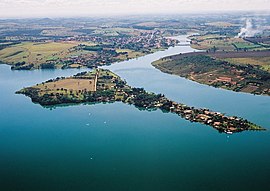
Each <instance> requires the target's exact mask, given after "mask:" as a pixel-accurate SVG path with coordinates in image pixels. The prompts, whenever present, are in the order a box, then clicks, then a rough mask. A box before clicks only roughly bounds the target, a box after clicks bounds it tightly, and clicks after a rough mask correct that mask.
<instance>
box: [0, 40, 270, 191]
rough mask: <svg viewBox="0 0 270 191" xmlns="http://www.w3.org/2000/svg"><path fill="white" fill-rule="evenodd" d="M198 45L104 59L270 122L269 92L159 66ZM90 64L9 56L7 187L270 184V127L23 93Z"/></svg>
mask: <svg viewBox="0 0 270 191" xmlns="http://www.w3.org/2000/svg"><path fill="white" fill-rule="evenodd" d="M185 38H186V37H185V36H181V37H179V39H180V40H183V43H186V42H185V41H186V39H185ZM191 51H194V50H193V49H192V48H190V47H189V46H177V47H171V48H169V49H168V50H165V51H159V52H156V53H154V54H151V55H147V56H144V57H141V58H138V59H133V60H129V61H124V62H121V63H116V64H113V65H111V66H106V67H104V68H108V69H110V70H112V71H113V72H115V73H117V74H118V75H119V76H121V77H122V78H123V79H125V80H126V81H127V83H128V84H129V85H131V86H134V87H144V88H145V89H146V90H147V91H151V92H155V93H162V94H165V96H166V97H167V98H169V99H171V100H174V101H177V102H181V103H185V104H187V105H190V106H195V107H206V108H210V109H211V110H214V111H221V112H224V113H226V114H228V115H237V116H241V117H244V118H246V119H248V120H250V121H252V122H254V123H257V124H259V125H261V126H263V127H266V128H270V98H269V97H267V96H254V95H251V94H246V93H236V92H231V91H227V90H222V89H216V88H213V87H209V86H206V85H202V84H198V83H196V82H192V81H189V80H186V79H184V78H180V77H178V76H173V75H169V74H165V73H162V72H160V71H159V70H157V69H155V68H154V67H152V66H151V62H153V61H155V60H157V59H159V58H161V57H163V56H168V55H173V54H177V53H184V52H191ZM85 70H86V69H69V70H34V71H12V70H10V66H7V65H0V89H1V92H0V122H1V125H0V190H3V191H5V190H12V191H13V190H14V191H15V190H16V191H17V190H27V191H31V190H33V191H38V190H65V191H67V190H93V191H106V190H111V191H113V190H116V191H119V190H129V191H143V190H147V191H149V190H155V191H158V190H162V191H163V190H168V191H174V190H181V191H198V190H200V191H204V190H205V191H217V190H219V191H228V190H230V191H234V190H235V191H241V190H249V191H252V190H256V191H257V190H259V191H264V190H265V191H269V190H270V184H269V177H270V160H269V158H270V133H269V130H268V131H265V132H251V131H249V132H242V133H239V134H233V135H230V136H228V135H226V134H220V133H218V132H217V131H216V130H214V129H213V128H212V127H209V126H205V125H202V124H198V123H191V122H189V121H186V120H184V119H182V118H179V116H177V115H175V114H171V113H162V112H161V111H153V112H149V111H140V110H138V109H137V108H135V107H134V106H131V105H125V104H123V103H113V104H96V105H89V104H80V105H67V106H61V107H55V108H43V107H42V106H40V105H38V104H33V103H32V102H31V100H30V99H29V98H28V97H25V96H23V95H16V94H15V91H17V90H19V89H21V88H22V87H26V86H31V85H34V84H36V83H40V82H42V81H45V80H48V79H51V78H56V77H59V76H70V75H74V74H76V73H78V72H81V71H85Z"/></svg>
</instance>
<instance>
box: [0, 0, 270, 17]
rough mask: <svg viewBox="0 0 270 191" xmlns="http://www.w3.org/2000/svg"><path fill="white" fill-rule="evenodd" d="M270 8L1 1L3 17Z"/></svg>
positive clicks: (148, 0) (152, 1) (212, 2)
mask: <svg viewBox="0 0 270 191" xmlns="http://www.w3.org/2000/svg"><path fill="white" fill-rule="evenodd" d="M210 11H211V12H213V11H215V12H221V11H270V0H0V17H1V18H14V17H15V18H25V17H78V16H79V17H81V16H82V17H85V16H86V17H87V16H96V15H128V14H132V15H142V14H143V15H145V14H181V13H202V12H210Z"/></svg>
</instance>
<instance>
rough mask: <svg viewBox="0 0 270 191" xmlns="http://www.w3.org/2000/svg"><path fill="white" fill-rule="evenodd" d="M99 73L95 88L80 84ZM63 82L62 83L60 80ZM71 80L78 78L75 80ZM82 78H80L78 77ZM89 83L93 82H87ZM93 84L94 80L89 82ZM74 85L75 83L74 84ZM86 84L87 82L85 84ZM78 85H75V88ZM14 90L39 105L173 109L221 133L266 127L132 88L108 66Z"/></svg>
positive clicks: (178, 113)
mask: <svg viewBox="0 0 270 191" xmlns="http://www.w3.org/2000/svg"><path fill="white" fill-rule="evenodd" d="M94 76H98V77H97V80H96V81H94V82H95V83H96V85H94V86H96V87H97V89H96V90H94V89H91V90H90V89H88V90H86V86H84V87H79V86H80V83H81V84H82V83H83V82H86V81H87V83H88V82H90V81H89V80H93V79H94V78H93V77H94ZM64 80H66V81H65V83H63V81H64ZM71 80H77V81H75V82H73V81H71ZM78 80H81V81H78ZM85 80H86V81H85ZM68 82H69V83H70V84H69V87H73V89H69V90H68V89H66V88H67V87H64V86H63V87H62V88H60V87H59V85H62V84H67V83H68ZM89 84H92V83H89ZM92 85H93V84H92ZM75 86H76V87H75ZM87 87H88V88H89V86H87ZM76 88H77V89H76ZM16 93H17V94H24V95H26V96H28V97H30V98H31V100H32V102H34V103H39V104H40V105H42V106H56V107H57V106H58V105H59V106H60V105H62V104H81V103H85V104H87V103H88V104H99V103H114V102H122V103H125V104H129V105H134V106H135V107H136V108H138V109H143V110H148V111H153V110H157V109H160V110H162V112H169V113H174V114H177V115H178V116H180V117H181V118H184V119H186V120H188V121H191V122H197V123H201V124H205V125H208V126H211V127H213V128H214V129H216V130H218V131H219V132H221V133H228V134H232V133H236V132H242V131H247V130H260V131H261V130H266V129H265V128H263V127H260V126H258V125H256V124H254V123H252V122H249V121H247V120H245V119H243V118H240V117H236V116H231V117H229V116H225V115H224V114H222V113H220V112H213V111H210V110H209V109H202V108H194V107H189V106H187V105H185V104H182V103H177V102H174V101H172V100H169V99H167V98H166V97H165V96H164V95H161V94H154V93H149V92H146V91H145V90H144V89H143V88H133V87H130V86H129V85H127V84H126V82H125V81H123V80H122V79H121V78H120V77H119V76H117V75H116V74H114V73H112V72H111V71H109V70H105V69H97V70H95V71H92V72H82V73H78V74H77V75H74V76H73V77H69V78H59V79H55V80H49V81H47V82H44V83H42V84H38V85H36V86H33V87H28V88H24V89H22V90H20V91H18V92H16Z"/></svg>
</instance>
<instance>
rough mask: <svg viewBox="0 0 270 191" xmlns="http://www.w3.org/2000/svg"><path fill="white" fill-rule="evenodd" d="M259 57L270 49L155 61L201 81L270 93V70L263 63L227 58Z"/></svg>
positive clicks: (167, 69)
mask: <svg viewBox="0 0 270 191" xmlns="http://www.w3.org/2000/svg"><path fill="white" fill-rule="evenodd" d="M247 56H249V57H252V58H255V59H256V58H259V57H265V56H270V51H256V52H214V53H213V52H212V53H211V52H192V53H185V54H178V55H174V56H169V57H165V58H162V59H160V60H158V61H155V62H153V63H152V65H153V66H154V67H156V68H157V69H159V70H161V71H162V72H165V73H169V74H175V75H178V76H181V77H184V78H187V79H190V80H193V81H196V82H198V83H201V84H207V85H210V86H213V87H216V88H223V89H228V90H232V91H236V92H246V93H252V94H256V95H267V96H269V95H270V73H269V71H267V70H263V69H262V68H261V67H260V66H256V65H251V64H235V63H232V62H229V61H226V60H224V59H225V58H232V57H233V58H242V57H247Z"/></svg>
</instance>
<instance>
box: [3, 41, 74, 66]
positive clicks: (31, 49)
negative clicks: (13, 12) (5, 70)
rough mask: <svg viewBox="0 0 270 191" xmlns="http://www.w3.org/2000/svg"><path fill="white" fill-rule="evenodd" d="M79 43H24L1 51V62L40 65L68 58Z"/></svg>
mask: <svg viewBox="0 0 270 191" xmlns="http://www.w3.org/2000/svg"><path fill="white" fill-rule="evenodd" d="M78 44H79V43H78V42H44V43H35V42H24V43H21V44H18V45H14V46H11V47H8V48H5V49H3V50H0V60H1V61H3V62H5V63H8V64H12V63H16V62H23V61H25V62H26V63H29V64H35V65H39V64H41V63H45V62H46V61H48V60H56V59H58V58H63V57H66V56H67V55H68V54H70V52H72V50H71V49H72V48H73V47H74V46H77V45H78Z"/></svg>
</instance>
